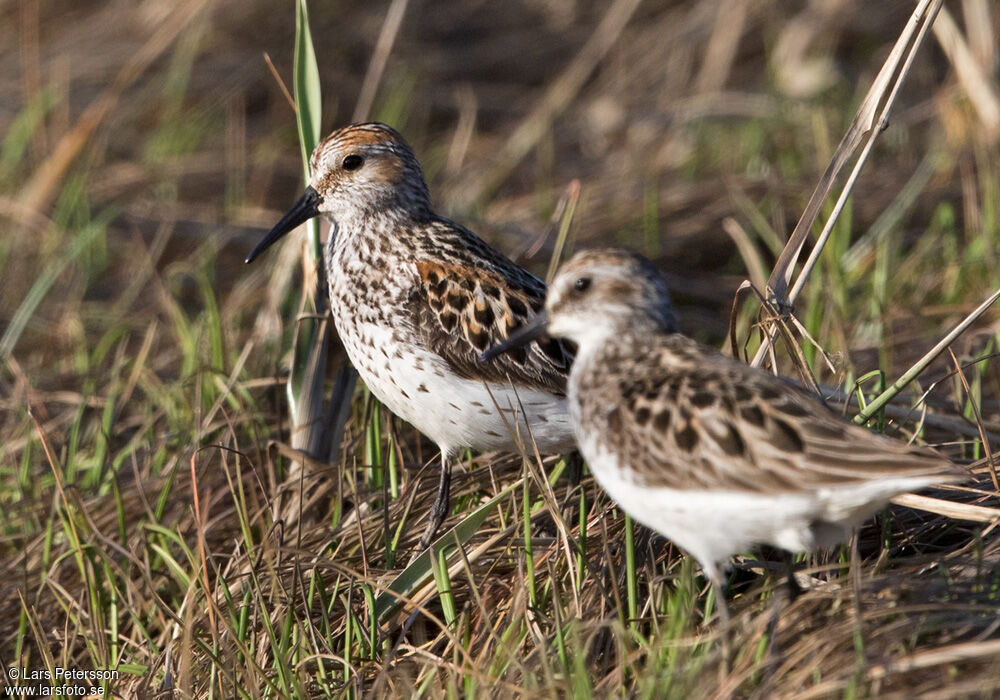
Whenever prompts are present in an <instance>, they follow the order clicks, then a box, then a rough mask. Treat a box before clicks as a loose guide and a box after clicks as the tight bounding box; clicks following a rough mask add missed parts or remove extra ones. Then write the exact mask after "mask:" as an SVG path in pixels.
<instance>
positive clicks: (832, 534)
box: [578, 431, 934, 566]
mask: <svg viewBox="0 0 1000 700" xmlns="http://www.w3.org/2000/svg"><path fill="white" fill-rule="evenodd" d="M578 440H579V444H580V451H581V453H582V454H583V456H584V458H585V459H586V460H587V463H588V464H589V465H590V468H591V471H592V472H593V474H594V477H595V478H596V479H597V481H598V482H599V483H600V484H601V486H602V487H603V488H604V489H605V490H606V491H607V492H608V494H609V495H610V496H611V497H612V498H613V499H614V500H615V501H616V502H617V503H618V504H619V505H620V506H621V507H622V508H623V509H624V510H625V511H626V512H627V513H628V514H629V515H631V516H632V517H633V518H635V519H636V520H637V521H639V522H640V523H642V524H643V525H646V526H647V527H649V528H652V529H653V530H656V531H657V532H659V533H661V534H662V535H664V536H666V537H667V538H669V539H670V540H672V541H673V542H674V543H675V544H677V545H678V546H680V547H681V548H683V549H685V550H686V551H687V552H688V553H689V554H691V555H692V556H694V557H695V558H696V559H697V560H698V561H699V562H701V563H702V565H703V566H711V565H713V564H715V563H717V562H720V561H723V560H725V559H727V558H728V557H730V556H732V555H733V554H736V553H738V552H742V551H746V550H747V549H749V548H750V547H751V546H753V545H755V544H770V545H773V546H775V547H779V548H781V549H785V550H788V551H791V552H803V551H810V550H813V549H817V548H823V547H831V546H834V545H835V544H837V543H839V542H841V541H842V540H843V539H844V538H845V537H846V536H847V535H848V534H849V533H850V531H851V528H853V527H854V526H856V525H858V524H859V523H860V522H862V521H863V520H865V519H866V518H869V517H871V516H872V515H873V514H874V513H875V512H876V511H877V510H878V509H879V508H881V507H882V506H884V505H885V503H886V502H887V501H888V499H889V498H891V497H892V496H894V495H896V494H898V493H902V492H904V491H908V490H912V489H919V488H923V487H924V486H927V485H928V484H930V483H933V482H934V479H933V478H932V477H926V476H921V477H902V478H890V479H878V480H874V481H870V482H863V483H857V484H847V485H842V486H836V487H830V488H823V489H816V490H814V491H808V492H791V493H790V492H785V493H770V494H769V493H755V492H748V491H731V490H729V491H727V490H721V489H720V490H686V489H684V490H681V489H670V488H654V487H650V486H647V485H644V484H641V483H637V482H636V481H635V480H634V479H632V478H629V475H628V473H627V465H625V469H622V467H621V465H619V464H618V460H617V459H616V457H615V456H614V455H613V454H611V453H609V452H608V451H606V450H605V449H603V447H602V446H601V445H600V444H599V443H598V441H597V440H596V439H595V436H594V435H592V434H591V435H584V434H582V431H581V433H580V434H578Z"/></svg>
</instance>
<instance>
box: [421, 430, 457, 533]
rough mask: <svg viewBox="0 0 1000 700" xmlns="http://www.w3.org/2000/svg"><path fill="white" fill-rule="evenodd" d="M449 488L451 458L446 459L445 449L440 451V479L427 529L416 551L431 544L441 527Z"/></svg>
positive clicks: (445, 511) (446, 511)
mask: <svg viewBox="0 0 1000 700" xmlns="http://www.w3.org/2000/svg"><path fill="white" fill-rule="evenodd" d="M450 489H451V460H449V459H448V454H447V453H446V452H445V451H443V450H442V451H441V479H440V481H438V490H437V496H436V497H435V498H434V505H433V506H431V512H430V518H429V520H428V523H427V529H426V530H424V534H423V535H422V536H421V538H420V544H419V546H418V547H417V551H418V552H423V551H424V550H425V549H427V548H428V547H430V546H431V540H433V539H434V535H436V534H437V531H438V530H439V529H440V527H441V523H443V522H444V519H445V516H447V515H448V501H449V498H448V493H449V491H450Z"/></svg>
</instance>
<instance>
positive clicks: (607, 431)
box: [483, 250, 962, 623]
mask: <svg viewBox="0 0 1000 700" xmlns="http://www.w3.org/2000/svg"><path fill="white" fill-rule="evenodd" d="M546 334H547V335H550V336H552V337H556V338H565V339H568V340H571V341H573V342H574V343H576V344H577V346H578V350H577V353H576V358H575V360H574V362H573V367H572V370H571V372H570V379H569V403H570V411H571V413H572V416H573V427H574V430H575V432H576V438H577V442H578V444H579V446H580V451H581V452H582V454H583V456H584V458H585V459H586V460H587V463H588V464H589V465H590V468H591V470H592V471H593V474H594V476H595V478H596V479H597V481H598V482H599V483H600V484H601V486H603V487H604V489H605V490H606V491H607V492H608V493H609V494H610V495H611V497H612V498H613V499H614V500H615V501H616V502H617V503H618V504H619V505H620V506H621V507H622V508H623V509H624V510H625V511H626V512H628V513H629V514H631V515H632V517H634V518H635V519H636V520H637V521H639V522H641V523H643V524H644V525H646V526H647V527H650V528H652V529H653V530H656V531H658V532H660V533H661V534H663V535H665V536H666V537H667V538H669V539H670V540H672V541H673V542H674V543H675V544H677V545H679V546H680V547H682V548H683V549H685V550H686V551H687V552H688V553H689V554H691V555H692V556H693V557H694V558H695V559H697V560H698V562H699V563H700V564H701V566H702V568H703V569H704V571H705V574H706V576H707V577H708V578H709V579H710V580H711V581H712V583H713V585H714V586H715V589H716V594H717V600H718V604H719V610H720V615H721V617H722V619H723V622H724V623H725V622H726V621H727V620H728V613H727V611H726V606H725V598H724V597H723V590H722V584H723V579H722V577H721V574H720V571H719V568H718V567H717V564H718V563H719V562H723V561H725V560H726V559H728V558H729V557H730V556H732V555H733V554H736V553H738V552H740V551H743V550H744V549H746V548H747V547H748V546H750V545H753V544H770V545H773V546H775V547H778V548H781V549H784V550H787V551H791V552H800V551H808V550H812V549H816V548H823V547H829V546H832V545H834V544H836V543H838V542H840V541H842V540H843V539H844V538H845V537H846V536H847V535H848V534H849V533H850V531H851V528H852V527H853V526H855V525H857V524H858V523H859V522H861V521H862V520H864V519H866V518H868V517H870V516H871V515H873V514H874V513H875V512H876V511H877V510H878V509H879V508H881V507H882V506H883V505H885V503H886V502H887V501H888V500H889V499H890V498H892V497H893V496H895V495H897V494H899V493H902V492H905V491H910V490H913V489H919V488H922V487H925V486H928V485H930V484H934V483H941V482H944V481H951V480H955V479H957V478H960V474H961V473H962V472H961V471H960V470H958V468H957V467H955V466H954V465H952V464H951V463H950V462H948V461H947V460H945V459H943V458H941V457H939V456H937V455H935V454H933V453H931V452H929V451H924V450H921V449H917V448H913V447H910V446H908V445H906V444H904V443H902V442H898V441H895V440H891V439H889V438H886V437H884V436H882V435H877V434H875V433H872V432H871V431H869V430H866V429H865V428H862V427H860V426H857V425H854V424H852V423H849V422H848V421H846V420H844V419H843V418H841V417H840V416H839V415H837V414H836V413H834V412H833V411H831V410H830V409H828V408H827V406H826V405H825V404H823V403H822V402H821V401H819V400H818V399H817V398H816V397H815V396H813V395H811V394H809V393H807V392H806V391H804V390H802V389H800V388H799V387H797V386H795V385H794V384H792V383H791V382H789V381H788V380H785V379H782V378H780V377H776V376H774V375H773V374H770V373H768V372H765V371H763V370H759V369H755V368H752V367H750V366H748V365H746V364H744V363H742V362H739V361H737V360H735V359H733V358H731V357H727V356H725V355H722V354H721V353H719V352H718V351H716V350H714V349H712V348H708V347H705V346H703V345H699V344H698V343H696V342H694V341H693V340H690V339H689V338H686V337H684V336H682V335H679V334H678V333H677V325H676V315H675V313H674V308H673V305H672V303H671V301H670V295H669V293H668V291H667V285H666V282H665V280H664V279H663V277H662V275H661V274H660V272H659V271H658V270H657V269H656V267H655V266H654V265H653V264H652V263H651V262H649V261H648V260H646V259H645V258H643V257H641V256H639V255H637V254H635V253H632V252H630V251H624V250H593V251H584V252H581V253H578V254H577V255H575V256H574V257H573V258H572V259H570V260H569V261H568V262H567V263H566V264H565V265H563V266H562V268H561V269H560V271H559V273H558V274H557V275H556V278H555V279H554V280H553V282H552V284H551V286H550V287H549V292H548V298H547V299H546V302H545V310H544V311H543V312H542V313H540V314H538V315H537V316H535V317H534V319H532V321H530V322H529V323H527V324H525V325H524V326H523V327H522V328H521V329H520V330H519V331H518V332H517V333H515V334H513V335H512V336H511V338H509V339H508V340H507V341H506V342H505V343H503V344H501V345H500V346H497V347H495V348H493V349H491V350H490V351H488V352H487V353H485V357H484V358H483V359H484V360H485V361H494V358H496V357H497V356H499V355H500V354H501V353H503V352H506V351H508V350H509V349H510V348H515V347H518V346H519V345H521V344H522V343H525V342H530V341H533V340H535V339H536V338H539V337H544V335H546Z"/></svg>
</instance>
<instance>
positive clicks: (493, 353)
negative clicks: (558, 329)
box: [479, 310, 549, 362]
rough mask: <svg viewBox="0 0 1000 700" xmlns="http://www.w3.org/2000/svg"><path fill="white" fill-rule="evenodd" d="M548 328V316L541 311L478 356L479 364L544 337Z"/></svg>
mask: <svg viewBox="0 0 1000 700" xmlns="http://www.w3.org/2000/svg"><path fill="white" fill-rule="evenodd" d="M548 326H549V315H548V314H547V313H546V312H545V311H544V310H543V311H541V312H539V313H537V314H535V315H534V317H532V318H531V319H529V320H528V322H527V323H525V324H524V325H523V326H521V327H520V328H518V329H517V330H516V331H514V332H513V333H511V334H510V337H509V338H507V340H505V341H503V342H502V343H497V344H496V345H494V346H493V347H491V348H490V349H489V350H487V351H486V352H484V353H483V354H482V355H480V356H479V361H480V362H489V361H490V360H492V359H493V358H494V357H498V356H500V355H503V354H504V353H505V352H507V351H509V350H513V349H514V348H519V347H521V346H522V345H527V344H528V343H530V342H531V341H532V340H537V339H538V338H541V337H542V336H543V335H545V330H546V329H547V328H548Z"/></svg>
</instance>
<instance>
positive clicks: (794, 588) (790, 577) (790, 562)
mask: <svg viewBox="0 0 1000 700" xmlns="http://www.w3.org/2000/svg"><path fill="white" fill-rule="evenodd" d="M781 553H782V554H783V555H784V557H785V576H786V577H787V578H786V580H785V583H786V584H787V585H788V602H789V603H792V602H795V599H796V598H798V597H799V596H800V595H802V593H803V590H802V586H800V585H799V582H798V581H796V580H795V557H794V556H793V555H792V553H791V552H789V551H787V550H784V549H783V550H781Z"/></svg>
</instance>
